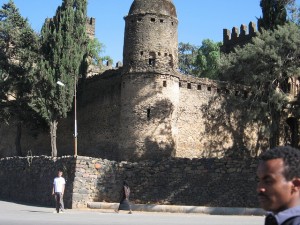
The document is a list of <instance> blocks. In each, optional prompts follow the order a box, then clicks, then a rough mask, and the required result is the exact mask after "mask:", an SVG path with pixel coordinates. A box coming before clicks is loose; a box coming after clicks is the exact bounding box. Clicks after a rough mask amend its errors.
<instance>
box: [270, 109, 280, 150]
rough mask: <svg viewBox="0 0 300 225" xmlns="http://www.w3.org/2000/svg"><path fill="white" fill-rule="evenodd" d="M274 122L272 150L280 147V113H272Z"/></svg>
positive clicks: (271, 135)
mask: <svg viewBox="0 0 300 225" xmlns="http://www.w3.org/2000/svg"><path fill="white" fill-rule="evenodd" d="M271 116H272V121H271V127H270V128H271V129H270V141H269V142H270V148H274V147H276V146H278V145H279V127H280V112H278V111H276V110H274V111H273V112H271Z"/></svg>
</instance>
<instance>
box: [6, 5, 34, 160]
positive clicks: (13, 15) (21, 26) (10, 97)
mask: <svg viewBox="0 0 300 225" xmlns="http://www.w3.org/2000/svg"><path fill="white" fill-rule="evenodd" d="M37 52H38V36H37V34H35V32H34V31H33V30H32V29H31V27H30V26H29V24H28V22H27V19H24V18H22V16H21V15H20V13H19V10H18V9H17V8H16V6H15V4H14V2H13V1H12V0H10V1H9V2H8V3H7V4H4V5H3V6H2V9H1V10H0V119H1V121H2V122H3V121H4V122H7V123H8V122H9V121H10V118H11V117H13V118H14V120H16V121H18V122H17V128H18V130H17V137H16V142H15V143H16V150H17V153H18V155H22V149H21V144H20V140H21V125H22V123H24V122H27V121H29V120H31V121H32V119H33V118H32V117H33V116H34V114H33V111H32V110H31V108H30V107H29V102H30V99H31V96H32V89H33V68H34V64H35V62H36V59H37Z"/></svg>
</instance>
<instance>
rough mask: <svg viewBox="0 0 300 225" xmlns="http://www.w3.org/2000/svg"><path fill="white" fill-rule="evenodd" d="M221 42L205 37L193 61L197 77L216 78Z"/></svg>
mask: <svg viewBox="0 0 300 225" xmlns="http://www.w3.org/2000/svg"><path fill="white" fill-rule="evenodd" d="M221 45H222V43H221V42H213V41H212V40H209V39H205V40H203V41H202V46H201V47H200V48H199V50H198V53H197V57H196V60H195V62H194V67H195V73H196V75H197V76H199V77H207V78H210V79H218V76H219V61H220V46H221Z"/></svg>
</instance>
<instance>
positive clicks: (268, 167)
mask: <svg viewBox="0 0 300 225" xmlns="http://www.w3.org/2000/svg"><path fill="white" fill-rule="evenodd" d="M257 177H258V185H257V194H258V199H259V202H260V205H261V207H262V208H263V209H264V210H266V211H267V215H266V218H265V225H299V224H300V150H298V149H296V148H292V147H290V146H282V147H276V148H273V149H270V150H267V151H265V152H263V153H262V154H261V155H260V157H259V163H258V168H257Z"/></svg>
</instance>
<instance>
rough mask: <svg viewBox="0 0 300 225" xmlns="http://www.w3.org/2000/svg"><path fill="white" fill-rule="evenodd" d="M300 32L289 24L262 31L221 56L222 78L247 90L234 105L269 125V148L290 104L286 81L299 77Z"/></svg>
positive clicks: (273, 142) (251, 118)
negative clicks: (245, 94) (250, 40)
mask: <svg viewBox="0 0 300 225" xmlns="http://www.w3.org/2000/svg"><path fill="white" fill-rule="evenodd" d="M299 59H300V29H299V27H298V26H296V25H295V24H293V23H287V24H286V25H283V26H278V27H277V29H275V30H268V31H266V30H262V32H261V33H260V34H258V36H257V37H255V38H253V41H252V43H249V44H247V45H245V46H244V47H243V48H241V47H237V48H236V49H235V52H234V53H230V54H228V55H223V57H222V60H221V65H222V66H221V71H222V79H223V80H226V81H230V82H233V83H238V84H243V85H245V86H247V87H248V91H249V95H248V97H247V98H246V99H243V100H242V101H241V102H238V104H236V107H239V106H240V107H245V108H246V109H247V111H248V113H249V116H248V119H250V120H261V121H264V122H265V124H269V126H268V127H267V129H266V131H268V133H269V135H270V146H275V145H277V144H278V138H279V134H278V132H279V129H278V128H279V123H280V119H281V118H282V116H283V112H284V109H286V108H287V107H288V105H289V104H290V103H291V98H290V97H291V94H290V89H289V84H288V81H289V78H292V77H294V78H295V77H296V78H297V77H299V74H300V60H299Z"/></svg>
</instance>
